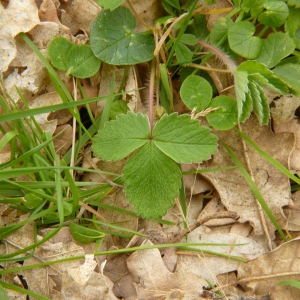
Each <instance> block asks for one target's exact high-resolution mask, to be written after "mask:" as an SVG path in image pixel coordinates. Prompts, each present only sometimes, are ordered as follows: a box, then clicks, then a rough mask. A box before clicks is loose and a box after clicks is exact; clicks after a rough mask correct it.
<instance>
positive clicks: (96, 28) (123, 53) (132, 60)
mask: <svg viewBox="0 0 300 300" xmlns="http://www.w3.org/2000/svg"><path fill="white" fill-rule="evenodd" d="M135 27H136V21H135V17H134V15H133V14H132V12H131V11H130V10H129V9H127V8H126V7H124V6H119V7H118V8H116V9H115V10H113V11H110V10H107V9H105V10H103V11H101V12H100V13H99V15H98V16H97V18H96V19H95V21H94V23H93V25H92V28H91V46H92V50H93V52H94V54H95V55H96V56H97V57H98V58H99V59H100V60H101V61H103V62H105V63H108V64H111V65H134V64H138V63H142V62H145V61H149V60H151V59H152V58H153V52H154V48H155V43H154V39H153V37H152V35H150V34H144V33H134V32H133V30H134V29H135Z"/></svg>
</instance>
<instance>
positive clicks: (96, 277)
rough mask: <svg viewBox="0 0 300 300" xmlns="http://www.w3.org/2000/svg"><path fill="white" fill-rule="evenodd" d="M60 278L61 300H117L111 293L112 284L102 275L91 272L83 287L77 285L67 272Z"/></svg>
mask: <svg viewBox="0 0 300 300" xmlns="http://www.w3.org/2000/svg"><path fill="white" fill-rule="evenodd" d="M62 278H63V279H62V290H61V292H62V299H65V300H99V299H101V300H102V299H103V300H117V298H116V297H115V295H114V294H113V292H112V286H113V283H112V282H111V281H110V279H109V278H107V277H106V276H104V275H103V274H100V273H96V272H92V274H91V276H90V278H89V280H88V281H87V282H86V283H85V284H84V285H79V284H78V283H77V282H76V281H74V280H73V278H72V277H71V276H70V275H69V274H68V273H67V272H64V273H63V276H62Z"/></svg>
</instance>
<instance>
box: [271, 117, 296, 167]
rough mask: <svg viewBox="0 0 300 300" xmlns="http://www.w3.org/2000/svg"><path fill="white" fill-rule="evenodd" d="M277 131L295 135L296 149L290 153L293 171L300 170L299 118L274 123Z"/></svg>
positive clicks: (274, 128)
mask: <svg viewBox="0 0 300 300" xmlns="http://www.w3.org/2000/svg"><path fill="white" fill-rule="evenodd" d="M273 130H274V132H275V133H285V132H286V133H293V134H294V137H295V144H294V149H293V150H292V153H291V155H290V161H289V165H290V169H291V170H293V171H296V172H297V171H300V126H299V121H298V119H292V120H290V121H289V122H286V123H283V124H276V123H274V125H273Z"/></svg>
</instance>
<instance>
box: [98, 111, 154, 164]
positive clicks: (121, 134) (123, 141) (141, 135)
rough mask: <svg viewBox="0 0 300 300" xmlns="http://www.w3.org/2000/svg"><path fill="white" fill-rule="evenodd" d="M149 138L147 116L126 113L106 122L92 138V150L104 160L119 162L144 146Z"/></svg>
mask: <svg viewBox="0 0 300 300" xmlns="http://www.w3.org/2000/svg"><path fill="white" fill-rule="evenodd" d="M149 137H150V125H149V119H148V117H147V116H145V115H142V114H134V113H133V112H128V113H127V114H126V115H118V116H117V118H116V120H113V121H110V122H107V123H106V124H105V126H104V128H103V129H102V130H100V131H99V133H98V134H97V135H96V136H95V137H94V143H93V146H92V150H93V151H94V153H95V154H96V155H97V156H98V157H100V158H102V159H104V160H113V161H115V160H119V159H123V158H124V157H126V156H127V155H128V154H130V153H131V152H132V151H134V150H136V149H137V148H139V147H141V146H142V145H144V144H145V143H146V142H147V141H148V139H149Z"/></svg>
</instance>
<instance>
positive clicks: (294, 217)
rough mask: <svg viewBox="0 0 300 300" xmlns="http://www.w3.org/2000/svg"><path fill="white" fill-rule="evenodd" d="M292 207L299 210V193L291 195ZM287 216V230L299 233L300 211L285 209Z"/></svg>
mask: <svg viewBox="0 0 300 300" xmlns="http://www.w3.org/2000/svg"><path fill="white" fill-rule="evenodd" d="M292 197H293V200H294V205H295V206H297V207H299V208H300V191H296V192H295V193H294V194H293V196H292ZM285 212H286V215H287V221H286V222H287V226H286V227H287V229H288V230H291V231H300V211H299V210H294V209H285Z"/></svg>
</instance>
